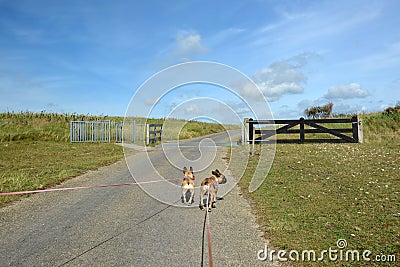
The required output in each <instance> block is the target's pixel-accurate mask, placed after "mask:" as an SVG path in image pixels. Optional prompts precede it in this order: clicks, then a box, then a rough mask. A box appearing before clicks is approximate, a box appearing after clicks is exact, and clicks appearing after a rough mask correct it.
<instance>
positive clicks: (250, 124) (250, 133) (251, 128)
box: [248, 118, 254, 141]
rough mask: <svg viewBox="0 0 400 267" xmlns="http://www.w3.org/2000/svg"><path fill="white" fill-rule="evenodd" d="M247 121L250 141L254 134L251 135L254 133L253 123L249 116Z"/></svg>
mask: <svg viewBox="0 0 400 267" xmlns="http://www.w3.org/2000/svg"><path fill="white" fill-rule="evenodd" d="M248 121H249V141H250V140H253V136H254V135H253V134H254V133H253V130H254V125H253V123H252V121H253V119H251V118H250V119H249V120H248Z"/></svg>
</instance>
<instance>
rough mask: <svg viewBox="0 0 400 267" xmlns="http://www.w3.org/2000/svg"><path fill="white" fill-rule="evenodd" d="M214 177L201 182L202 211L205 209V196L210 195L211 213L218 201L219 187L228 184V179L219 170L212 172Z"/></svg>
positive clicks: (209, 208)
mask: <svg viewBox="0 0 400 267" xmlns="http://www.w3.org/2000/svg"><path fill="white" fill-rule="evenodd" d="M211 173H212V174H213V176H211V177H209V178H206V179H204V180H203V182H201V186H200V206H199V207H200V209H204V202H203V201H204V200H203V198H204V196H205V195H208V194H210V198H209V201H208V211H211V207H213V208H215V202H216V201H217V193H218V186H219V185H220V184H225V183H226V181H227V180H226V177H225V175H223V174H222V173H221V172H220V171H219V170H218V169H216V170H215V171H212V172H211Z"/></svg>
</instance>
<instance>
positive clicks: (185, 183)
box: [182, 167, 196, 205]
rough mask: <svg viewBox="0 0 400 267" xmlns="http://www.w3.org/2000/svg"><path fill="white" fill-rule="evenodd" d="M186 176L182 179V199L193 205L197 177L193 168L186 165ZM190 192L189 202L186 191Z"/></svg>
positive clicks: (184, 173) (184, 169)
mask: <svg viewBox="0 0 400 267" xmlns="http://www.w3.org/2000/svg"><path fill="white" fill-rule="evenodd" d="M183 175H184V178H183V180H182V201H183V203H185V204H188V205H191V204H192V203H193V197H194V180H195V179H196V177H195V176H194V174H193V168H192V167H190V168H189V170H188V169H187V168H186V167H184V168H183ZM187 192H190V198H189V203H187V201H186V193H187Z"/></svg>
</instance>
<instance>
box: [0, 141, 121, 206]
mask: <svg viewBox="0 0 400 267" xmlns="http://www.w3.org/2000/svg"><path fill="white" fill-rule="evenodd" d="M122 158H123V153H122V147H120V146H116V145H114V144H100V143H95V144H70V143H67V142H54V141H15V142H2V143H0V192H11V191H25V190H35V189H43V188H46V187H50V186H53V185H56V184H59V183H61V182H62V181H64V180H65V179H68V178H70V177H74V176H77V175H79V174H82V173H84V172H86V171H87V170H91V169H97V168H98V167H100V166H105V165H108V164H111V163H113V162H116V161H118V160H120V159H122ZM17 198H19V196H7V197H0V205H1V204H4V203H7V202H10V201H13V200H15V199H17Z"/></svg>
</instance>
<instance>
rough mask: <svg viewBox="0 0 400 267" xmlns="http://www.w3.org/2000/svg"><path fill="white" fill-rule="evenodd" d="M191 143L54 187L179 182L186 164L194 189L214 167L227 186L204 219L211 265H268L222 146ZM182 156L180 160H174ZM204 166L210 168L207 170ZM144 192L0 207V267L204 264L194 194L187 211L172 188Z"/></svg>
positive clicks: (40, 197)
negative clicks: (208, 229)
mask: <svg viewBox="0 0 400 267" xmlns="http://www.w3.org/2000/svg"><path fill="white" fill-rule="evenodd" d="M225 137H226V136H225ZM210 138H211V139H212V140H214V142H216V143H217V142H218V143H221V142H223V139H224V137H222V136H221V135H218V134H217V135H213V136H211V137H210ZM195 141H196V140H194V142H193V140H192V141H191V143H190V144H192V145H194V146H192V145H188V146H183V147H181V148H180V151H181V153H178V152H176V150H175V148H174V146H170V147H164V149H163V148H162V147H158V148H155V149H153V150H151V151H148V152H137V153H136V154H135V155H133V156H130V157H128V159H127V161H126V162H125V161H121V162H118V163H116V164H113V165H110V166H107V167H103V168H100V169H99V170H96V171H90V172H88V173H86V174H84V175H82V176H79V177H76V178H74V179H71V180H69V181H67V182H66V183H64V184H62V185H60V186H59V187H76V186H90V185H103V184H115V183H126V182H133V180H134V179H135V180H136V181H146V180H148V179H153V180H154V179H158V177H154V173H157V174H159V175H160V176H162V177H164V178H175V177H177V178H180V177H182V171H181V169H182V167H183V166H185V165H186V164H192V165H193V167H194V169H195V171H196V170H199V171H198V172H196V176H197V184H199V183H200V181H199V180H201V179H203V178H205V177H207V176H210V174H211V173H210V172H211V169H215V168H219V169H220V170H221V171H224V173H225V174H226V175H227V177H228V184H227V185H224V186H225V189H224V190H223V188H224V186H221V187H220V188H221V194H219V195H221V196H222V195H224V199H223V200H220V201H218V202H217V208H216V209H213V211H212V212H211V213H210V222H211V240H212V253H213V260H214V266H266V264H270V263H269V262H261V261H259V260H258V259H257V251H258V250H260V249H263V248H264V243H265V240H264V239H263V238H262V237H261V232H260V231H259V229H258V228H257V224H256V223H255V218H254V216H253V215H252V214H251V211H250V206H249V204H248V203H247V202H246V201H245V200H244V199H243V198H242V197H241V195H240V192H239V189H238V188H237V187H234V184H235V178H234V177H232V176H230V173H229V169H226V159H224V158H225V157H226V153H227V151H228V149H227V147H218V148H217V149H213V148H211V147H208V146H206V147H205V148H202V149H199V148H198V147H196V145H195V144H196V142H195ZM197 141H200V140H199V139H198V140H197ZM209 141H210V140H209ZM171 147H172V148H171ZM175 147H176V146H175ZM166 150H168V151H169V152H166ZM182 155H184V157H182ZM182 158H184V162H180V161H181V160H182ZM83 160H84V159H83ZM207 160H210V162H209V163H208V164H205V163H204V161H207ZM175 165H179V166H175ZM203 167H204V168H203ZM129 169H131V172H130V171H129ZM200 169H201V170H200ZM143 177H144V178H143ZM142 188H143V189H146V192H145V191H143V190H142ZM142 188H141V187H140V186H137V185H131V186H121V187H106V188H95V189H80V190H74V191H57V192H51V193H40V194H36V195H32V196H30V197H29V198H25V199H23V200H21V201H17V202H15V203H13V204H11V205H8V206H6V207H3V208H1V209H0V236H1V240H0V266H208V261H209V258H208V247H207V237H206V233H204V221H205V212H204V211H201V210H200V209H199V208H198V207H197V206H198V203H199V198H198V197H199V196H198V190H197V192H196V197H195V203H194V204H193V207H187V206H184V205H183V204H182V203H181V201H180V189H179V186H175V185H174V183H168V182H160V183H154V184H149V185H142ZM153 191H154V192H157V193H154V195H155V196H153V194H152V193H151V192H153ZM149 192H150V193H149ZM165 196H167V197H165ZM156 198H161V199H160V200H161V201H159V200H157V199H156Z"/></svg>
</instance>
